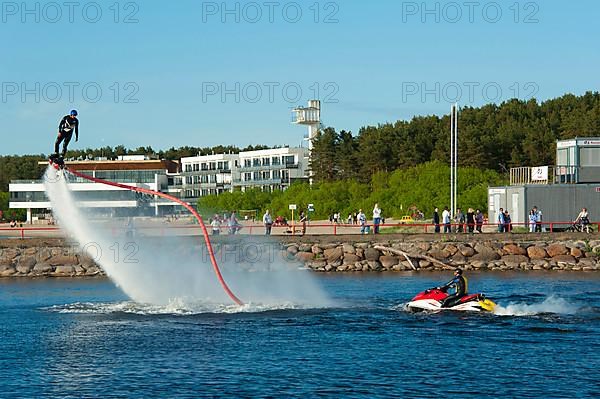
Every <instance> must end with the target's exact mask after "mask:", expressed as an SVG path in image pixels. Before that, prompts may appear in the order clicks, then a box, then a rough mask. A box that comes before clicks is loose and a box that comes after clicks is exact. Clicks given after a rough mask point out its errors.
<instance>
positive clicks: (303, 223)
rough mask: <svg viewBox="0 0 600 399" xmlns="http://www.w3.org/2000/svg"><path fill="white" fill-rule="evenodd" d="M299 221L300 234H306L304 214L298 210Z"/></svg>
mask: <svg viewBox="0 0 600 399" xmlns="http://www.w3.org/2000/svg"><path fill="white" fill-rule="evenodd" d="M300 223H302V235H304V234H306V214H305V213H304V211H300Z"/></svg>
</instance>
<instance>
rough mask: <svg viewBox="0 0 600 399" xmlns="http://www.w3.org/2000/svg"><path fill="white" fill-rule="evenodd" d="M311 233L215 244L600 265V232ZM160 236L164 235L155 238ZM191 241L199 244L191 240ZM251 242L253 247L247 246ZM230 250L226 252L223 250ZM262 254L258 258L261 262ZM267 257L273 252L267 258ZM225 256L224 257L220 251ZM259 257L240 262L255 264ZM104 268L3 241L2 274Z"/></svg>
mask: <svg viewBox="0 0 600 399" xmlns="http://www.w3.org/2000/svg"><path fill="white" fill-rule="evenodd" d="M432 238H433V237H432V236H431V235H425V234H424V235H400V234H398V235H385V236H355V235H353V236H306V237H287V238H281V239H279V238H278V240H274V239H269V240H267V239H265V238H262V237H261V238H253V239H252V240H249V239H248V238H244V239H236V240H232V239H231V238H228V237H217V238H216V239H214V240H213V243H214V245H215V247H217V248H218V247H219V246H221V245H224V247H223V248H237V247H239V248H238V249H236V251H237V250H239V251H240V253H245V252H247V251H246V249H251V250H252V249H256V248H258V249H259V250H261V245H264V246H265V248H266V247H268V249H269V250H271V251H274V252H273V253H274V255H275V256H271V257H269V258H268V259H271V260H274V261H276V262H277V261H284V262H286V264H289V265H298V266H300V267H302V266H304V267H306V268H308V269H311V270H314V271H316V272H384V271H390V272H400V271H414V272H417V271H436V270H447V269H453V268H455V267H461V268H463V269H465V270H494V271H519V270H523V271H525V270H560V271H600V237H597V236H590V235H583V234H582V235H577V234H553V235H547V234H522V235H521V234H519V235H510V236H507V235H502V234H498V235H496V234H494V235H493V236H491V235H487V234H486V235H482V236H466V235H464V234H459V235H444V236H438V237H437V238H439V239H440V240H439V241H433V240H432ZM157 240H159V238H157ZM189 241H190V242H189V245H201V244H200V243H199V241H198V240H197V239H194V238H189ZM249 246H252V248H244V247H249ZM225 252H227V251H226V250H224V251H221V252H220V253H225ZM256 259H259V260H258V261H257V260H256ZM265 259H267V258H265ZM217 261H219V256H217ZM265 261H266V260H262V259H261V258H256V257H254V258H252V259H243V258H241V259H240V260H239V265H240V267H241V268H244V269H248V270H251V269H252V268H253V262H254V263H257V262H265ZM104 275H105V274H104V271H103V270H102V269H101V268H100V266H99V265H98V264H96V262H95V261H94V260H93V259H91V258H90V257H88V256H86V255H84V254H83V253H82V252H81V250H80V249H79V248H78V247H77V246H76V245H75V244H73V243H71V242H68V241H66V240H63V239H26V240H16V239H11V240H1V241H0V277H2V278H22V277H89V276H104Z"/></svg>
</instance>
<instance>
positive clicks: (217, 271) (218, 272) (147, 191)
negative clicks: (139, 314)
mask: <svg viewBox="0 0 600 399" xmlns="http://www.w3.org/2000/svg"><path fill="white" fill-rule="evenodd" d="M64 170H65V171H67V172H69V173H70V174H72V175H74V176H77V177H79V178H82V179H85V180H88V181H91V182H94V183H99V184H104V185H107V186H113V187H118V188H123V189H126V190H129V191H135V192H138V193H143V194H149V195H156V196H159V197H161V198H165V199H168V200H169V201H173V202H176V203H178V204H179V205H181V206H183V207H184V208H186V209H187V210H188V211H190V212H191V213H192V215H194V217H195V218H196V219H197V220H198V223H199V224H200V228H201V229H202V235H203V236H204V241H205V243H206V247H207V249H208V253H209V255H210V262H211V264H212V266H213V269H214V271H215V274H216V275H217V279H218V280H219V283H220V284H221V286H222V287H223V289H224V290H225V292H226V293H227V295H228V296H229V298H231V300H233V301H234V302H235V303H236V304H238V305H240V306H241V305H243V304H244V303H243V302H242V301H241V300H240V299H239V298H238V297H237V296H236V295H235V294H234V293H233V292H232V291H231V289H230V288H229V286H228V285H227V283H226V282H225V280H224V279H223V275H222V274H221V270H220V269H219V266H218V264H217V260H216V258H215V254H214V251H213V248H212V245H211V242H210V238H209V236H208V230H207V229H206V225H205V224H204V222H203V221H202V217H201V216H200V215H199V214H198V212H197V211H196V210H195V209H194V208H193V207H192V206H190V205H189V204H188V203H186V202H184V201H182V200H180V199H179V198H176V197H174V196H172V195H169V194H165V193H161V192H159V191H154V190H150V189H147V188H142V187H133V186H128V185H125V184H120V183H115V182H111V181H108V180H103V179H98V178H96V177H93V176H89V175H86V174H84V173H81V172H78V171H75V170H71V169H68V168H66V167H65V168H64Z"/></svg>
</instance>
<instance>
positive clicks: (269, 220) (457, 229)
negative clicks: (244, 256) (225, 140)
mask: <svg viewBox="0 0 600 399" xmlns="http://www.w3.org/2000/svg"><path fill="white" fill-rule="evenodd" d="M370 213H371V214H370V215H369V216H371V217H370V218H369V217H368V216H367V213H365V212H364V211H363V209H359V210H358V212H354V213H350V214H348V217H347V218H343V217H342V214H341V212H333V213H331V214H330V215H329V222H330V223H332V224H334V225H337V224H339V225H357V226H360V234H371V233H372V234H380V231H381V230H380V227H381V225H385V219H384V216H383V210H382V209H381V208H380V207H379V204H377V203H376V204H375V205H374V206H373V210H372V211H371V212H370ZM279 219H280V217H278V218H275V219H274V218H273V216H272V215H271V213H270V211H269V210H268V209H267V210H266V211H265V213H264V214H263V217H262V223H263V225H264V228H265V235H271V232H272V228H273V226H274V225H275V226H281V225H282V224H281V222H280V221H279ZM298 221H299V223H298V224H297V225H296V226H297V227H298V229H296V230H294V231H292V230H291V229H295V227H291V228H290V227H289V225H288V224H287V221H286V223H285V224H284V226H285V227H287V229H288V230H286V232H287V233H294V234H299V235H304V234H306V227H307V223H308V217H307V213H306V212H305V211H304V210H301V211H300V213H299V219H298ZM370 222H371V223H370ZM486 222H487V223H486ZM209 223H210V225H211V227H212V234H213V235H219V234H220V233H221V230H222V229H223V228H226V229H227V231H228V233H229V234H237V233H238V232H239V231H240V230H241V229H242V227H243V226H242V224H241V223H240V222H239V221H238V219H237V215H236V212H235V211H232V212H230V213H229V212H225V213H224V214H222V215H219V214H217V215H214V217H213V218H211V219H210V220H209ZM494 223H495V224H496V227H495V231H497V232H499V233H509V232H512V231H513V221H512V218H511V215H510V212H509V211H508V209H503V208H500V209H499V210H498V214H497V219H496V220H495V221H492V220H487V219H486V217H485V215H484V213H483V212H482V211H481V210H480V209H473V208H468V209H467V211H466V212H464V211H463V210H462V209H461V208H457V209H456V212H455V214H454V215H452V213H451V211H450V209H449V208H448V207H447V206H445V207H444V208H443V210H442V212H441V213H440V211H439V208H437V207H436V208H435V209H434V211H433V215H432V224H433V226H434V233H442V232H443V233H470V234H474V233H483V227H484V226H485V225H488V224H491V225H494ZM574 223H578V224H580V225H583V226H585V225H589V224H590V219H589V213H588V211H587V208H582V211H581V212H580V213H579V215H578V216H577V218H576V219H575V221H574ZM525 227H526V228H527V230H528V231H529V232H531V233H534V232H544V231H546V228H545V227H544V223H543V215H542V211H541V210H540V209H539V208H538V207H537V206H534V207H533V208H532V209H531V210H530V211H529V217H528V220H527V221H526V223H525Z"/></svg>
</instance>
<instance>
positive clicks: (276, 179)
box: [233, 147, 308, 191]
mask: <svg viewBox="0 0 600 399" xmlns="http://www.w3.org/2000/svg"><path fill="white" fill-rule="evenodd" d="M239 157H240V162H239V165H240V166H239V179H237V180H234V181H233V185H234V187H240V188H241V190H242V191H245V190H246V189H247V188H260V189H262V190H263V191H275V190H285V189H286V188H287V187H289V186H290V184H292V183H293V182H295V181H298V180H306V179H307V178H308V176H307V170H306V169H307V164H308V149H306V148H302V147H297V148H289V147H283V148H271V149H268V150H258V151H245V152H240V154H239Z"/></svg>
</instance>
